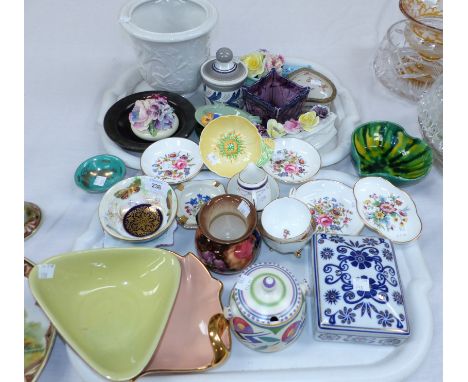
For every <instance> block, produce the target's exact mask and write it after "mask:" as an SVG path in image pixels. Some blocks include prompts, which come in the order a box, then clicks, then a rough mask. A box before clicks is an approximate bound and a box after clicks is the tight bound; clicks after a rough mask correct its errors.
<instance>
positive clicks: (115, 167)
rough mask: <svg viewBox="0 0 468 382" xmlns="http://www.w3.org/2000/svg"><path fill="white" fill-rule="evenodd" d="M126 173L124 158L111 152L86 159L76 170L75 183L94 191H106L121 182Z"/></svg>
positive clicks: (84, 188)
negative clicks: (110, 153)
mask: <svg viewBox="0 0 468 382" xmlns="http://www.w3.org/2000/svg"><path fill="white" fill-rule="evenodd" d="M125 173H126V168H125V163H124V162H123V161H122V159H120V158H118V157H116V156H114V155H109V154H102V155H96V156H94V157H92V158H89V159H86V160H85V161H84V162H83V163H81V164H80V165H79V166H78V168H77V169H76V171H75V183H76V185H77V186H78V187H80V188H81V189H83V190H85V191H88V192H91V193H94V192H105V191H107V190H108V189H109V188H111V187H112V186H113V185H114V184H116V183H118V182H120V181H121V180H122V179H123V178H124V177H125Z"/></svg>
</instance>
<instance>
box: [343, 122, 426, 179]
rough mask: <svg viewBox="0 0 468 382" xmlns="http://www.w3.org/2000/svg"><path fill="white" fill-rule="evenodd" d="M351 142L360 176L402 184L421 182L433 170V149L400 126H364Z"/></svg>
mask: <svg viewBox="0 0 468 382" xmlns="http://www.w3.org/2000/svg"><path fill="white" fill-rule="evenodd" d="M351 139H352V145H351V156H352V158H353V160H354V163H355V165H356V167H357V170H358V172H359V175H360V176H380V177H382V178H385V179H387V180H388V181H390V182H392V183H393V184H395V185H401V184H408V183H413V182H416V181H419V180H421V179H422V178H424V177H425V176H426V175H427V174H428V173H429V171H430V169H431V167H432V150H431V148H430V147H429V146H428V145H427V144H426V143H425V142H424V141H423V140H421V139H419V138H414V137H412V136H411V135H408V134H407V133H406V131H405V129H403V127H401V126H400V125H398V124H396V123H393V122H388V121H373V122H367V123H364V124H362V125H360V126H359V127H357V128H356V129H355V130H354V132H353V135H352V138H351Z"/></svg>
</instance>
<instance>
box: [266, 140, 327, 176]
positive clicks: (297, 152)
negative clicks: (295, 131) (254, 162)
mask: <svg viewBox="0 0 468 382" xmlns="http://www.w3.org/2000/svg"><path fill="white" fill-rule="evenodd" d="M320 166H321V160H320V154H319V153H318V151H317V150H316V149H315V148H314V147H313V146H312V145H311V144H309V143H307V142H305V141H301V140H300V139H297V138H278V139H275V149H274V151H273V155H272V156H271V158H270V160H269V161H268V162H267V163H266V164H265V165H264V166H263V169H264V170H265V171H266V172H267V173H268V174H270V175H271V176H272V177H274V178H275V179H277V180H279V181H280V182H283V183H304V182H307V181H308V180H310V179H311V178H312V177H313V176H314V175H315V174H316V173H317V172H318V171H319V170H320Z"/></svg>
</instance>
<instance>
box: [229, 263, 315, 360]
mask: <svg viewBox="0 0 468 382" xmlns="http://www.w3.org/2000/svg"><path fill="white" fill-rule="evenodd" d="M308 290H309V286H308V284H307V282H306V281H304V282H303V283H301V284H299V283H298V282H297V280H296V278H295V277H294V275H293V274H292V273H291V272H290V271H289V270H288V269H286V268H284V267H282V266H280V265H278V264H274V263H258V264H254V265H251V266H250V267H249V268H247V269H246V270H245V271H244V272H243V273H242V274H241V276H240V277H239V280H238V281H237V283H236V284H235V285H234V288H233V289H232V292H231V297H230V301H229V304H230V306H229V307H227V308H225V316H226V318H228V319H229V321H230V325H231V328H232V330H233V331H234V334H235V335H236V337H237V338H238V339H239V340H240V341H241V342H242V343H243V344H244V345H246V346H247V347H249V348H251V349H254V350H258V351H261V352H274V351H279V350H283V349H284V348H286V347H287V346H288V345H290V344H291V343H292V342H293V341H294V340H295V339H297V338H298V337H299V335H300V333H301V331H302V328H303V326H304V321H305V318H306V304H305V295H306V293H307V292H308Z"/></svg>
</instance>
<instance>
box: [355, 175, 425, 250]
mask: <svg viewBox="0 0 468 382" xmlns="http://www.w3.org/2000/svg"><path fill="white" fill-rule="evenodd" d="M353 191H354V197H355V198H356V204H357V209H358V212H359V215H360V216H361V219H362V220H363V222H364V224H366V225H367V226H368V227H369V228H371V229H373V230H374V231H376V232H378V233H380V234H381V235H382V236H385V237H386V238H388V239H390V240H391V241H393V242H394V243H398V244H402V243H407V242H410V241H413V240H416V239H417V238H418V237H419V235H420V234H421V230H422V223H421V219H420V218H419V215H418V212H417V209H416V205H415V204H414V202H413V200H412V199H411V196H409V195H408V194H407V193H406V192H404V191H403V190H401V189H399V188H398V187H395V186H394V185H393V184H391V183H390V182H389V181H388V180H385V179H383V178H379V177H372V176H369V177H367V178H362V179H360V180H358V181H357V182H356V184H355V185H354V190H353Z"/></svg>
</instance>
